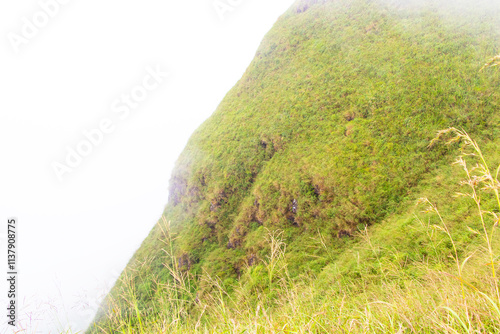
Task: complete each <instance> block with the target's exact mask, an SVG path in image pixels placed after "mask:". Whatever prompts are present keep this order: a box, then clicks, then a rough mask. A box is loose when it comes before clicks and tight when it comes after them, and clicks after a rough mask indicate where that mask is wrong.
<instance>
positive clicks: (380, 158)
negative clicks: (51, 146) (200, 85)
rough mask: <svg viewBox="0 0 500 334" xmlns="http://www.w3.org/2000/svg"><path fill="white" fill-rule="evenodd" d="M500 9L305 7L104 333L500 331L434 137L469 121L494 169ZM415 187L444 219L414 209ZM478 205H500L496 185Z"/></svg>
mask: <svg viewBox="0 0 500 334" xmlns="http://www.w3.org/2000/svg"><path fill="white" fill-rule="evenodd" d="M499 11H500V5H499V4H497V3H494V2H493V1H466V0H457V1H438V2H432V3H430V2H429V3H425V4H424V2H422V1H415V2H412V1H389V0H376V1H369V0H352V1H347V0H335V1H311V0H308V1H298V2H297V3H296V4H294V5H293V6H292V8H290V10H289V11H287V12H286V13H285V14H284V15H283V16H282V17H280V19H279V20H278V21H277V23H276V24H275V26H274V27H273V29H272V30H271V31H270V32H269V33H268V35H267V36H266V37H265V39H264V41H263V42H262V45H261V46H260V48H259V50H258V51H257V53H256V56H255V59H254V61H253V62H252V63H251V64H250V66H249V67H248V69H247V71H246V73H245V74H244V76H243V77H242V78H241V80H240V81H239V82H238V83H237V84H236V85H235V87H234V88H233V89H232V90H231V91H230V92H229V93H228V94H227V96H226V97H225V99H224V100H223V101H222V102H221V104H220V106H219V107H218V109H217V110H216V111H215V113H214V114H213V115H212V116H211V117H210V118H209V119H208V120H207V121H206V122H205V123H204V124H203V125H202V126H201V127H200V128H199V129H198V130H197V131H196V132H195V133H194V134H193V136H192V137H191V139H190V141H189V143H188V145H187V146H186V148H185V150H184V152H183V153H182V155H181V156H180V157H179V160H178V162H177V165H176V168H175V170H174V172H173V175H172V179H171V186H170V199H169V203H168V205H167V206H166V209H165V212H164V215H163V217H162V218H163V219H165V220H166V221H170V222H172V225H171V226H169V227H168V230H166V229H165V227H164V228H163V229H162V228H161V227H160V226H161V224H160V225H158V227H156V228H155V229H153V231H152V232H151V233H150V235H149V237H148V238H147V239H146V240H145V241H144V243H143V245H142V246H141V248H140V249H139V250H138V251H137V253H136V254H135V256H134V258H133V259H132V260H131V261H130V263H129V266H128V268H127V270H126V271H125V272H124V273H123V275H122V277H121V280H120V282H119V283H118V284H117V285H116V286H115V287H114V289H113V290H112V292H111V293H110V295H109V296H108V298H107V302H106V303H105V304H104V305H103V308H102V310H101V312H100V314H99V315H98V316H97V318H96V324H97V326H101V327H102V328H103V329H101V330H96V331H97V332H100V331H103V332H110V333H111V332H121V333H123V332H127V333H128V332H138V331H139V332H140V331H143V332H145V333H149V332H162V331H163V332H168V333H170V332H175V331H177V332H196V331H198V332H205V331H208V332H231V333H233V332H235V333H236V332H238V333H242V332H244V331H247V332H248V333H253V332H259V333H260V332H280V331H281V332H304V333H307V332H312V333H314V332H318V333H319V332H321V331H325V330H326V331H340V332H341V331H342V330H344V331H346V332H351V331H354V332H366V331H370V332H371V331H375V332H394V333H397V332H400V333H403V332H405V331H413V332H450V333H452V332H454V331H457V332H471V333H472V332H478V331H481V332H484V331H487V330H489V331H494V330H498V327H497V326H498V324H499V322H498V321H499V314H498V313H496V312H497V309H495V307H494V306H493V304H492V303H491V302H490V301H489V299H488V298H490V299H491V300H492V301H493V303H495V304H494V305H496V306H497V307H498V302H499V301H498V298H496V296H495V294H492V292H493V291H492V290H491V289H492V288H493V287H494V286H495V283H494V282H495V279H494V278H493V277H492V275H493V273H495V275H498V273H496V271H495V268H493V266H491V265H490V266H487V265H485V263H494V262H495V261H498V258H495V257H494V256H493V255H492V254H498V253H495V249H497V248H495V247H497V245H496V244H495V239H494V238H489V239H488V238H487V239H488V240H483V238H485V237H486V235H489V234H488V233H491V232H489V228H491V227H490V225H488V224H489V223H486V221H485V223H484V224H483V222H482V221H481V220H480V219H479V220H478V219H477V202H475V201H474V200H473V201H472V202H471V201H470V198H466V197H460V198H454V197H453V196H454V194H455V193H456V192H457V191H460V185H459V184H458V183H457V182H456V181H457V180H459V179H462V174H461V169H460V168H456V166H452V165H451V164H452V162H453V161H454V160H453V159H454V157H455V155H456V149H457V148H456V147H454V146H453V145H433V146H429V143H430V142H431V140H432V139H433V138H434V137H435V135H436V133H437V132H438V131H439V130H441V129H444V128H449V127H454V128H457V129H462V128H464V129H467V131H468V132H469V133H470V134H471V136H472V137H473V138H475V140H477V143H478V145H479V146H478V147H482V148H483V150H484V152H485V156H486V157H487V158H486V159H484V160H480V161H478V162H480V163H482V164H483V165H484V166H486V165H490V166H493V165H495V166H496V165H498V159H499V156H498V149H499V147H500V139H499V138H500V137H499V134H500V127H498V124H500V114H499V113H498V106H499V103H500V90H499V89H498V87H499V84H500V71H496V70H495V68H494V66H495V65H496V62H497V61H498V59H496V58H493V59H491V61H489V62H488V65H489V66H488V67H483V68H482V66H483V65H484V63H485V61H486V60H487V59H490V58H491V55H494V54H498V44H496V43H498V40H499V37H500V29H499V28H500V20H499V19H498V17H499V16H498V15H497V13H498V12H499ZM492 67H493V68H492ZM193 93H194V94H195V93H196V92H193ZM454 133H455V134H460V132H454ZM444 135H445V134H443V136H444ZM466 142H467V138H466V137H465V134H463V133H462V140H461V143H462V144H461V145H462V148H464V149H471V145H465V144H464V143H466ZM454 145H457V144H454ZM464 145H465V146H464ZM472 147H473V148H474V145H473V146H472ZM465 158H466V159H468V158H470V157H469V156H466V157H465ZM477 171H478V170H474V172H477ZM491 174H492V175H494V171H492V172H491ZM462 191H463V190H462ZM478 191H479V189H478ZM419 198H428V199H429V201H430V202H429V203H432V206H431V209H432V210H431V211H433V212H434V213H436V212H439V214H440V215H441V217H444V219H443V221H441V220H439V219H437V218H436V216H432V217H430V216H425V217H422V216H420V215H417V216H415V206H414V204H415V202H416V201H417V200H418V199H419ZM476 199H477V198H476ZM480 204H481V205H483V210H484V211H489V212H496V213H498V209H499V208H497V207H495V201H494V195H492V194H488V195H485V197H484V198H483V202H482V203H480ZM486 216H487V217H488V218H487V219H489V217H490V216H491V215H488V214H486V215H485V217H486ZM485 219H486V218H485ZM162 224H163V223H162ZM443 230H444V232H446V233H447V234H446V233H445V234H443ZM477 233H479V234H477ZM174 236H175V237H174ZM285 245H286V247H285ZM165 251H166V252H165ZM471 254H473V255H474V256H473V257H472V258H471V259H470V260H468V262H467V263H466V264H465V265H464V267H463V270H462V262H463V261H464V260H465V259H466V258H467V257H468V256H469V255H471ZM492 256H493V257H492ZM457 264H458V265H457ZM468 267H470V268H471V269H470V270H466V269H467V268H468ZM454 268H455V269H454ZM445 273H446V274H445ZM457 278H458V280H457ZM460 282H462V283H460ZM468 284H469V285H470V286H469V285H468ZM471 286H473V287H475V288H477V289H478V290H479V291H481V293H483V294H481V293H479V292H478V291H476V290H474V289H473V288H471ZM464 297H465V298H464ZM488 317H489V318H488ZM412 326H413V327H412ZM481 326H484V328H482V327H481ZM141 328H142V329H141Z"/></svg>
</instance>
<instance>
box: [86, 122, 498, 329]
mask: <svg viewBox="0 0 500 334" xmlns="http://www.w3.org/2000/svg"><path fill="white" fill-rule="evenodd" d="M444 138H446V143H447V144H448V145H451V144H453V143H460V147H461V148H460V154H459V156H458V157H457V160H456V162H455V164H456V165H458V166H460V167H461V168H462V169H463V173H464V176H465V177H464V179H463V180H462V181H461V184H462V185H463V186H464V187H466V189H467V190H466V191H464V192H460V193H458V194H457V196H460V197H466V198H468V199H470V201H472V203H473V204H474V206H475V208H476V213H475V220H476V223H477V224H475V225H474V226H467V230H468V231H469V232H470V233H471V234H473V235H475V236H477V237H480V239H481V240H482V242H481V244H480V245H479V246H474V247H472V248H471V249H467V250H464V249H461V248H460V247H461V246H460V245H461V243H459V242H457V241H456V236H455V229H456V228H457V227H459V226H460V224H462V225H463V224H466V219H465V218H464V219H463V220H460V219H459V220H458V221H448V220H447V217H444V216H443V215H442V214H441V212H440V210H439V209H438V207H437V205H436V204H433V202H432V199H428V198H421V199H420V200H419V201H418V203H417V204H418V205H425V210H424V213H427V214H430V216H426V218H424V216H422V214H417V215H416V217H417V219H416V220H415V223H416V224H414V226H413V228H415V229H418V231H419V233H420V234H421V235H423V236H427V238H428V242H429V243H430V244H431V246H432V249H433V250H434V253H433V254H431V255H430V256H431V257H432V261H431V260H430V259H429V258H427V259H422V260H421V261H413V262H412V263H410V264H409V263H407V262H408V261H407V260H405V261H402V260H401V259H399V258H398V257H397V256H396V255H394V258H395V260H387V258H386V257H382V256H381V255H380V254H381V252H382V250H383V247H387V246H388V245H377V244H375V243H374V241H373V239H372V236H371V231H370V229H369V228H367V227H365V228H364V229H361V230H360V231H359V232H358V235H357V236H358V240H359V243H358V244H357V245H356V246H354V247H355V248H354V249H353V254H354V255H355V256H357V259H358V260H357V266H358V269H359V273H360V275H359V277H357V278H350V279H337V278H334V277H332V278H331V279H329V280H327V284H326V285H325V280H320V279H319V278H318V276H317V275H312V274H304V275H302V276H299V277H295V278H291V276H290V274H289V272H288V262H287V256H286V255H287V251H286V243H285V240H284V237H283V233H282V231H280V230H274V231H271V230H270V231H268V237H267V242H268V243H269V245H270V252H269V254H268V255H267V257H264V258H262V259H261V260H260V263H259V264H257V265H254V266H253V267H248V268H247V269H246V271H244V273H243V274H242V277H241V278H240V280H239V282H238V283H236V284H233V285H232V286H230V287H228V286H227V285H225V284H224V283H223V282H222V281H221V280H220V279H219V278H218V277H212V276H210V274H208V273H204V274H203V275H201V276H200V277H193V276H190V274H189V273H188V272H186V271H183V270H181V269H180V268H179V266H178V261H177V259H176V256H175V252H174V248H173V243H174V240H175V236H173V235H172V234H171V230H170V226H169V223H168V222H167V221H166V219H165V218H163V219H162V221H161V222H160V223H159V224H160V229H161V231H162V235H163V237H162V240H163V242H164V244H165V248H164V256H165V259H164V265H165V267H166V268H168V270H169V272H170V276H171V280H170V281H169V282H167V283H165V282H164V283H160V282H159V281H158V278H156V277H145V278H144V280H149V281H152V282H156V284H154V286H155V288H154V291H152V293H151V298H152V305H154V306H153V307H152V308H151V309H139V308H138V306H137V305H138V302H137V293H136V291H135V288H134V286H136V283H137V282H132V281H131V278H130V276H128V275H127V274H125V275H123V276H122V284H121V286H122V290H121V293H120V294H119V295H117V296H115V299H111V300H110V302H109V305H110V306H109V310H108V314H107V322H102V323H99V324H98V325H95V326H96V327H94V328H93V329H92V331H93V332H99V333H328V332H331V333H372V332H373V333H398V334H400V333H495V332H500V293H499V286H498V272H497V270H498V269H497V268H498V265H499V263H498V258H499V255H498V248H499V247H498V242H497V241H496V234H495V232H496V229H497V227H498V224H499V218H500V217H499V212H500V197H499V189H500V182H499V179H498V177H499V174H500V166H499V167H498V168H497V169H491V168H490V167H489V164H488V161H487V160H488V159H487V158H486V157H485V156H484V155H483V153H482V151H481V149H480V147H479V145H478V144H477V143H476V142H475V141H474V140H473V139H472V138H471V137H470V136H469V135H468V134H467V133H466V132H465V131H462V130H458V129H455V128H449V129H447V130H443V131H440V132H439V133H438V135H437V137H436V138H435V139H434V140H433V141H432V142H431V145H436V144H437V143H438V142H439V141H441V140H443V139H444ZM425 221H427V222H425ZM468 221H470V220H468ZM418 223H419V224H418ZM475 226H480V228H476V227H475ZM440 234H441V235H442V236H443V237H441V236H440ZM318 239H319V244H320V245H322V247H325V248H327V246H326V244H325V242H323V236H322V235H321V234H319V237H318ZM445 242H448V243H450V244H451V247H450V248H449V251H450V252H449V253H447V252H446V251H445V252H444V253H443V251H442V250H440V249H441V248H439V245H440V244H441V243H445ZM392 246H397V245H392ZM363 249H365V250H366V251H367V253H368V254H370V255H369V256H366V257H364V258H361V257H360V255H359V254H360V252H361V251H362V250H363ZM447 249H448V248H447ZM327 251H328V249H327ZM327 254H330V253H328V252H327ZM394 254H396V253H395V252H394ZM448 258H451V260H452V261H451V263H452V265H450V261H449V260H448ZM145 265H146V264H145ZM407 266H412V267H414V268H416V269H418V270H417V271H418V272H421V273H423V274H422V275H420V276H411V275H410V276H409V275H407V274H406V273H405V270H404V269H405V268H406V267H407ZM260 269H262V272H263V273H265V274H264V277H265V280H264V281H259V282H256V281H255V272H256V271H258V270H260ZM137 270H140V267H139V268H138V269H137ZM130 310H133V311H132V312H130Z"/></svg>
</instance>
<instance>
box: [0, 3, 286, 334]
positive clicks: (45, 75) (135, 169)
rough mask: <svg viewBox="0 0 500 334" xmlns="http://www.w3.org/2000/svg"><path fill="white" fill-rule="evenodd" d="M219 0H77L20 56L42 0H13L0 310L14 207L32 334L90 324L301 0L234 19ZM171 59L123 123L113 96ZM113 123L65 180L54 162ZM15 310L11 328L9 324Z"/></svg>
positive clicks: (244, 10) (0, 25)
mask: <svg viewBox="0 0 500 334" xmlns="http://www.w3.org/2000/svg"><path fill="white" fill-rule="evenodd" d="M48 1H49V0H42V2H44V3H45V2H48ZM212 1H213V0H203V1H177V0H175V1H173V0H165V1H158V0H140V1H139V0H108V1H99V0H85V1H81V0H71V1H69V2H68V3H67V4H65V5H61V6H60V8H59V11H58V12H57V13H56V14H55V15H54V16H53V17H51V18H50V19H49V21H48V23H47V25H46V26H45V27H43V28H41V29H39V31H38V33H37V34H36V35H35V36H34V37H31V38H29V39H28V42H27V44H23V45H21V46H20V47H19V52H18V53H16V52H15V50H14V48H13V46H12V43H11V42H10V41H9V38H8V36H11V38H12V35H8V34H9V33H15V34H18V35H21V36H22V28H23V25H24V24H25V23H24V22H23V17H25V18H27V19H28V20H30V21H32V20H33V15H35V14H37V13H38V12H40V11H41V7H40V4H39V2H38V1H34V0H16V1H2V2H0V29H1V36H2V42H0V157H1V158H0V159H1V160H0V233H1V234H2V239H1V240H0V282H1V283H0V305H6V303H7V286H6V280H5V279H1V277H4V274H2V272H4V273H6V269H5V262H6V256H5V254H6V251H5V249H6V246H5V242H6V239H5V232H6V224H7V218H9V217H11V216H14V217H17V218H18V219H19V224H20V227H19V231H18V232H19V250H18V257H19V265H20V268H19V272H20V278H19V283H18V292H19V294H20V296H19V303H20V304H21V308H22V309H21V310H20V311H19V312H20V318H21V320H22V321H21V322H20V324H21V325H22V326H23V328H28V329H29V330H28V331H27V332H26V333H49V332H51V333H57V332H60V331H61V330H63V329H66V328H68V326H69V325H72V326H73V328H72V329H73V331H74V332H76V331H78V330H83V329H85V328H86V326H87V325H88V321H89V318H90V317H91V316H92V315H93V312H94V311H95V305H97V304H96V303H98V302H99V301H100V296H101V295H102V294H103V293H105V292H106V291H107V289H109V288H110V286H111V285H112V284H113V283H114V279H115V278H116V275H117V274H119V273H120V272H121V270H122V269H123V268H124V267H125V265H126V263H127V262H128V260H129V259H130V257H131V256H132V255H133V253H134V251H135V250H136V249H137V248H138V247H139V246H140V244H141V242H142V240H143V239H144V238H145V237H146V236H147V234H148V233H149V231H150V229H151V228H152V227H153V225H154V224H155V223H156V222H157V220H158V218H159V217H160V215H161V213H162V211H163V208H164V205H165V204H166V202H167V197H168V193H167V189H168V181H169V177H170V174H171V170H172V167H173V165H174V163H175V160H176V159H177V157H178V155H179V154H180V152H181V151H182V149H183V147H184V146H185V144H186V142H187V140H188V138H189V136H190V135H191V133H192V132H193V131H194V130H195V129H196V128H197V127H198V126H199V125H200V124H201V123H202V122H203V121H204V120H205V119H206V118H207V117H209V116H210V114H211V113H212V112H213V111H214V110H215V109H216V107H217V105H218V103H220V101H221V100H222V99H223V97H224V95H225V94H226V93H227V91H228V90H229V89H230V88H231V87H232V86H233V85H234V84H235V83H236V81H237V80H238V79H240V78H241V75H242V74H243V73H244V71H245V69H246V67H247V66H248V65H249V63H250V62H251V60H252V59H253V57H254V54H255V51H256V49H257V47H258V46H259V44H260V41H261V40H262V38H263V37H264V35H265V33H266V32H267V31H268V30H269V29H270V28H271V27H272V25H273V24H274V22H275V21H276V19H277V18H278V17H279V16H280V15H281V14H282V13H284V12H285V11H286V9H288V7H289V6H290V5H291V4H292V3H293V0H273V1H271V2H270V1H265V0H242V1H239V4H237V5H236V6H234V10H233V11H231V12H226V13H225V15H224V19H223V20H222V19H221V18H220V17H219V16H218V15H217V12H216V11H215V9H214V8H213V2H212ZM226 1H228V0H222V2H224V3H226ZM61 2H62V0H61ZM232 3H237V1H232ZM158 65H159V66H161V68H162V69H163V70H168V72H169V73H170V75H169V77H168V78H167V79H166V80H165V82H164V83H163V84H162V85H161V86H160V87H159V88H158V89H156V90H155V91H153V92H151V93H150V94H149V95H148V97H147V99H146V100H145V101H144V102H142V103H141V104H140V106H139V107H138V108H137V109H135V110H133V111H132V112H131V114H130V116H129V117H128V118H126V119H124V120H121V119H119V118H118V117H117V115H116V114H114V113H113V111H112V110H111V104H112V103H113V101H114V100H116V99H117V98H120V96H121V94H124V93H129V92H130V91H131V89H132V88H134V87H135V86H137V85H138V84H141V83H142V80H143V78H144V77H145V76H146V75H147V72H146V70H145V69H146V67H147V66H150V67H152V68H155V67H156V66H158ZM104 118H110V119H112V120H113V121H114V124H115V130H114V132H113V133H111V134H109V135H106V136H105V137H104V139H103V141H102V144H100V145H99V146H97V147H95V148H94V149H93V152H92V153H91V154H90V155H88V156H87V157H85V158H84V159H83V162H82V163H81V165H79V166H78V167H77V168H75V169H74V170H73V171H72V172H71V173H68V174H65V175H64V177H63V179H62V182H61V181H60V180H58V178H57V177H56V174H55V173H54V170H53V167H52V164H53V163H54V162H56V161H57V162H60V163H64V161H65V158H66V155H67V152H68V151H67V147H70V148H75V147H76V146H77V145H78V143H80V142H81V141H82V140H85V137H84V136H83V134H82V132H83V131H85V130H91V129H94V128H97V127H98V125H99V122H100V121H101V120H102V119H104ZM2 254H3V255H2ZM1 309H4V307H1ZM4 313H5V314H6V311H1V312H0V329H1V330H0V332H2V333H10V332H12V329H8V327H7V326H6V325H5V322H6V320H7V317H6V315H3V314H4Z"/></svg>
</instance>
